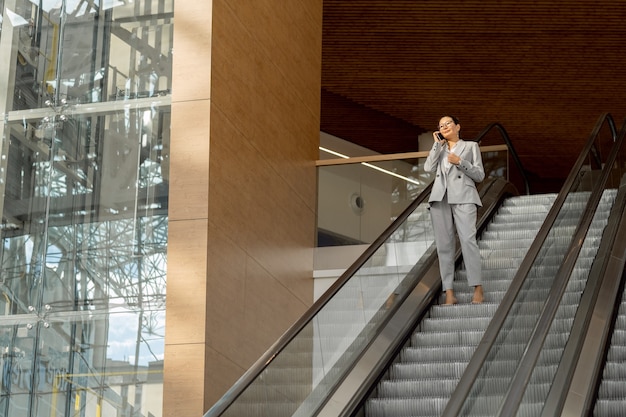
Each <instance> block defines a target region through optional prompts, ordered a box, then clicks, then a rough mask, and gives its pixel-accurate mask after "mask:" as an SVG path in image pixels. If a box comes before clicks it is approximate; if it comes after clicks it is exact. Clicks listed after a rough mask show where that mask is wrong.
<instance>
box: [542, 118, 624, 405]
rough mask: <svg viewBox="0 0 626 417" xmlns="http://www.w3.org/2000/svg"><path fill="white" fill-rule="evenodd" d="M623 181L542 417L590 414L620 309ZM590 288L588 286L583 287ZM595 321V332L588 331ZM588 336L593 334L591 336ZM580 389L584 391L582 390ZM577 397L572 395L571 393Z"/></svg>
mask: <svg viewBox="0 0 626 417" xmlns="http://www.w3.org/2000/svg"><path fill="white" fill-rule="evenodd" d="M625 135H626V120H625V121H624V124H623V126H622V133H621V138H619V139H618V141H619V142H621V144H620V145H618V146H626V139H624V136H625ZM625 209H626V177H623V178H622V179H621V183H620V185H619V189H618V193H617V197H616V199H615V203H614V204H613V208H612V211H611V216H610V217H609V220H608V223H607V225H606V227H605V232H604V234H603V236H602V240H601V242H600V247H599V248H598V256H596V259H598V258H600V261H601V262H598V261H595V262H594V264H593V265H592V269H591V271H590V274H589V281H591V282H592V283H593V284H594V285H593V287H592V288H591V289H590V291H589V294H586V293H587V288H585V294H583V298H582V299H581V303H580V306H579V308H578V310H579V311H581V314H580V318H579V317H578V312H577V317H576V319H575V321H574V323H573V326H572V332H571V334H570V337H569V339H568V343H567V346H566V348H565V351H564V353H563V359H562V360H561V363H559V368H558V370H557V373H556V376H555V378H554V381H553V383H552V386H551V387H550V392H549V393H548V397H547V399H546V402H545V405H544V408H543V411H542V416H556V415H562V413H563V412H564V410H565V412H566V413H567V415H572V416H574V415H580V416H582V415H584V413H585V411H588V410H590V407H591V402H592V401H593V399H594V398H593V397H594V396H595V392H596V390H597V387H598V384H599V382H600V375H601V372H602V369H603V363H602V358H603V356H604V352H605V351H606V349H607V348H608V345H609V339H610V336H611V334H610V331H609V329H610V327H611V324H612V318H613V317H614V316H615V314H616V313H617V311H618V309H619V304H620V301H621V297H620V295H621V293H622V292H621V291H618V289H619V288H620V286H621V285H623V284H622V282H621V281H622V276H623V272H624V264H625V263H626V244H624V243H623V242H622V243H620V239H619V237H620V236H623V235H624V231H625V230H626V212H625ZM587 287H589V284H588V285H587ZM592 318H593V327H592V326H591V325H590V323H591V321H592ZM590 332H591V333H590ZM580 387H587V388H586V391H585V389H580ZM574 391H575V392H574Z"/></svg>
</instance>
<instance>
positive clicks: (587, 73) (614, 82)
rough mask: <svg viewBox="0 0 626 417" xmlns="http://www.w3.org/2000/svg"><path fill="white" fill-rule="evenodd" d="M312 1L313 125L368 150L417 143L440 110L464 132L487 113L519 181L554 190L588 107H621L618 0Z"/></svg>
mask: <svg viewBox="0 0 626 417" xmlns="http://www.w3.org/2000/svg"><path fill="white" fill-rule="evenodd" d="M323 7H324V21H323V38H322V119H321V130H322V131H325V132H327V133H330V134H332V135H335V136H338V137H342V138H344V139H347V140H350V141H352V142H355V143H358V144H361V145H363V146H366V147H368V148H370V149H372V150H374V151H376V152H381V153H395V152H409V151H415V150H418V147H417V146H418V144H417V135H419V134H420V133H423V132H425V131H431V130H433V128H434V127H435V126H436V124H437V122H438V120H439V117H440V116H442V115H446V114H453V115H456V116H457V117H458V118H459V119H460V120H461V125H462V130H461V131H462V136H463V137H465V138H467V139H472V138H474V137H476V135H477V134H478V133H479V132H480V131H481V130H482V129H483V128H484V127H485V126H487V125H488V124H489V123H491V122H499V123H501V124H502V125H503V126H504V127H505V129H506V130H507V132H508V133H509V136H510V137H511V140H512V142H513V144H514V146H515V148H516V149H517V151H518V153H519V154H520V158H521V160H522V162H523V164H524V166H525V168H526V170H527V171H528V174H529V175H530V177H531V191H532V190H533V189H534V191H535V192H541V191H558V189H559V188H560V186H561V184H562V181H563V179H564V178H565V177H566V176H567V174H568V173H569V170H570V168H571V166H572V164H573V163H574V161H575V159H576V157H577V155H578V154H579V152H580V150H581V149H582V147H583V145H584V143H585V142H586V140H587V138H588V137H589V134H590V132H591V130H592V128H593V127H594V125H595V123H596V121H597V120H598V118H599V116H600V115H601V114H602V113H605V112H608V113H610V114H611V115H612V116H613V118H614V119H615V121H616V124H617V125H618V128H619V126H621V123H622V120H623V118H624V116H625V115H626V69H625V68H624V62H625V60H626V2H623V1H615V0H601V1H584V0H579V1H576V0H563V1H558V2H557V1H546V0H543V1H505V0H502V1H494V0H487V1H482V0H467V1H465V0H464V1H429V0H422V1H420V0H324V6H323ZM420 150H421V149H420Z"/></svg>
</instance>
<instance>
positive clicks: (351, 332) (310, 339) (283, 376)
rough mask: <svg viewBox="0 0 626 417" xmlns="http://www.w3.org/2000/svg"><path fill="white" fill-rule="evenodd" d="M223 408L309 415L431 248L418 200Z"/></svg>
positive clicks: (370, 336)
mask: <svg viewBox="0 0 626 417" xmlns="http://www.w3.org/2000/svg"><path fill="white" fill-rule="evenodd" d="M404 223H405V224H403V225H401V226H400V228H398V229H397V231H396V232H395V233H393V234H392V235H391V236H390V237H389V238H388V239H387V240H386V241H384V242H383V243H382V244H381V245H380V246H379V247H378V248H377V249H376V250H375V251H374V252H373V254H372V256H370V257H369V258H368V259H367V260H366V261H365V262H364V263H363V265H362V266H360V268H358V270H357V271H356V272H355V273H354V274H353V275H352V276H351V278H350V279H349V280H348V281H347V282H345V284H344V285H343V286H342V287H341V288H339V289H338V290H337V291H336V292H335V294H334V296H333V297H332V298H330V299H329V300H328V302H327V303H326V304H325V305H324V306H323V307H321V309H320V310H319V311H318V313H317V314H316V315H315V316H314V317H313V318H312V319H311V320H310V321H309V322H308V323H307V324H306V325H305V326H304V327H303V328H302V330H300V331H299V332H298V334H297V335H296V336H295V337H294V338H293V339H291V341H290V342H289V343H288V345H287V346H286V347H285V348H284V349H283V350H282V351H281V352H279V353H278V354H277V355H276V356H275V357H274V358H273V359H272V361H271V362H270V363H269V364H268V365H267V366H266V367H265V369H264V370H263V371H262V372H261V373H260V374H259V375H258V376H257V377H256V378H255V379H254V380H253V381H252V383H251V384H250V385H248V387H247V388H245V390H244V391H243V393H242V394H241V395H240V396H239V397H238V398H237V399H236V400H235V401H234V402H233V403H232V404H231V405H230V407H229V408H228V409H227V410H226V411H225V412H224V413H223V414H221V415H224V416H241V415H272V416H276V417H280V416H291V415H303V416H304V415H312V414H313V411H314V410H316V409H317V407H318V406H319V405H320V404H321V402H322V401H323V400H324V398H325V396H326V395H327V394H328V392H329V390H330V389H332V387H333V386H334V385H335V384H336V383H337V382H338V381H339V380H340V379H341V377H342V375H343V374H344V373H345V371H347V370H348V369H349V368H351V366H352V364H353V362H354V360H355V359H356V358H357V357H359V356H360V355H361V353H362V352H363V350H364V349H365V348H366V346H367V345H368V344H369V343H370V342H371V341H372V340H373V338H374V337H375V335H376V334H377V333H378V331H379V329H380V328H381V326H382V325H383V324H384V323H385V321H386V320H387V319H388V318H389V315H390V313H391V312H392V311H393V307H394V306H396V305H397V303H399V302H400V301H401V299H402V298H403V297H405V296H406V295H407V294H408V291H409V290H410V289H411V288H412V287H413V286H414V285H415V282H416V280H417V277H418V276H419V273H418V271H419V270H420V269H421V268H423V264H425V263H426V259H428V258H431V257H432V255H433V254H434V250H435V248H434V243H433V233H432V228H431V222H430V218H429V216H428V210H427V203H423V204H421V205H419V206H418V207H417V209H416V210H415V211H414V212H413V213H412V214H411V215H410V216H409V217H408V218H407V219H406V221H405V222H404Z"/></svg>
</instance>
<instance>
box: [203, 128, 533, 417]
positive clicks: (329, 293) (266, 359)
mask: <svg viewBox="0 0 626 417" xmlns="http://www.w3.org/2000/svg"><path fill="white" fill-rule="evenodd" d="M498 125H499V124H498ZM501 129H502V130H501V131H504V132H506V131H505V130H504V128H503V127H501ZM505 140H506V139H505ZM508 142H509V143H510V140H509V141H508ZM510 149H512V147H510ZM520 169H521V168H520ZM431 189H432V182H431V183H430V184H428V185H427V186H426V187H425V188H424V190H422V192H421V193H420V194H419V195H418V196H417V197H416V198H415V200H414V201H413V202H411V204H409V206H408V207H407V208H406V209H405V210H404V211H403V212H402V213H401V214H400V215H399V216H398V217H397V218H396V219H395V220H394V221H393V222H392V223H391V224H390V225H389V226H388V227H387V228H386V229H385V230H384V231H383V233H382V234H381V235H380V236H379V237H378V238H377V239H376V240H375V241H374V242H372V244H371V245H369V246H368V247H367V249H366V250H365V251H364V252H363V253H362V255H361V256H359V257H358V258H357V259H356V261H354V263H353V264H352V265H351V266H350V267H348V268H347V269H346V271H345V272H344V273H343V274H342V275H341V276H340V277H339V278H337V280H336V281H335V282H334V283H333V284H332V285H331V286H330V288H329V289H328V290H326V292H325V293H324V294H323V295H322V296H321V297H320V298H319V299H317V300H316V301H315V302H314V303H313V304H312V305H311V307H309V309H308V310H307V311H306V312H305V313H304V314H303V315H302V316H301V317H300V318H299V319H298V320H297V321H296V322H295V323H294V324H293V325H292V326H291V327H290V328H289V329H287V331H286V332H285V333H283V335H282V336H281V337H280V338H279V339H278V340H277V341H276V342H275V343H274V344H273V345H272V346H271V347H270V348H269V349H268V350H266V352H265V353H264V354H263V355H262V356H261V357H260V358H259V359H258V360H257V361H256V362H255V363H254V364H253V365H252V366H251V367H250V368H249V369H248V370H247V371H246V372H245V373H244V374H243V375H242V376H241V377H240V378H239V379H238V380H237V381H236V382H235V384H234V385H233V386H232V387H231V388H230V389H229V390H228V391H227V392H226V393H225V394H224V395H223V396H222V397H221V398H220V399H219V400H218V401H217V402H216V403H215V404H214V405H213V406H212V407H211V408H210V409H209V410H208V411H207V412H206V413H205V415H204V417H217V416H220V415H222V413H223V412H224V411H226V410H227V409H228V408H229V407H230V406H231V404H232V403H233V402H234V401H236V400H237V398H239V396H240V395H241V394H242V393H243V392H244V391H245V390H246V388H247V387H248V386H249V385H250V384H251V383H252V382H253V381H255V380H256V379H257V378H258V376H259V375H260V374H261V373H262V372H263V370H264V369H266V368H267V366H268V365H269V364H270V363H272V361H273V360H274V359H275V358H276V357H277V356H278V355H279V354H280V353H281V352H282V351H283V350H284V349H285V348H286V347H287V346H288V345H289V343H290V342H291V341H292V340H293V339H294V338H295V337H296V336H297V335H298V334H299V333H300V332H301V331H302V330H303V329H304V328H305V327H306V326H307V325H308V323H309V322H310V321H311V320H313V319H314V318H315V316H316V315H317V314H318V313H319V312H320V310H321V309H322V308H323V307H324V306H325V305H326V304H328V303H329V301H330V300H331V299H332V298H333V297H334V296H335V294H337V292H338V291H339V290H341V288H343V287H344V285H346V283H347V282H348V281H349V280H350V279H351V277H352V276H353V275H354V274H355V273H356V272H357V271H358V270H359V269H360V268H361V267H362V266H363V265H364V264H365V263H366V262H367V261H368V260H369V258H370V257H371V256H372V255H374V254H375V253H376V251H377V250H378V249H379V248H380V247H381V246H382V245H383V244H384V243H385V242H386V241H387V240H388V239H389V237H390V236H391V235H392V234H393V233H394V232H395V231H396V229H397V228H398V227H399V226H400V225H401V224H402V223H403V222H404V221H405V220H407V218H408V217H409V216H410V215H411V213H413V211H415V209H416V208H417V207H418V206H419V205H420V204H422V203H424V202H425V201H427V198H428V197H429V196H430V190H431Z"/></svg>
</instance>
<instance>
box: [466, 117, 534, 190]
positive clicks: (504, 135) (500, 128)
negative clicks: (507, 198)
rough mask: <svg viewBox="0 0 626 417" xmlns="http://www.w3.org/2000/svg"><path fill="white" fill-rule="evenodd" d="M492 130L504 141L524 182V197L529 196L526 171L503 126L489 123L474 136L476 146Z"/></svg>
mask: <svg viewBox="0 0 626 417" xmlns="http://www.w3.org/2000/svg"><path fill="white" fill-rule="evenodd" d="M493 129H495V130H497V131H498V132H500V135H501V136H502V139H504V143H505V144H506V147H507V148H508V149H509V152H510V153H511V157H512V158H513V162H515V165H517V169H519V171H520V174H522V180H523V181H524V190H525V191H526V195H529V194H530V186H529V184H528V177H527V176H526V170H525V169H524V166H523V165H522V161H521V160H520V159H519V155H518V154H517V151H516V150H515V147H514V146H513V142H511V138H510V137H509V134H508V133H507V131H506V129H505V128H504V126H502V125H501V124H500V123H498V122H494V123H491V124H489V125H487V127H485V128H484V129H483V130H482V132H480V133H479V134H478V136H476V139H474V141H476V142H478V144H480V142H481V141H482V140H483V138H484V137H485V136H486V135H487V133H489V132H490V131H491V130H493Z"/></svg>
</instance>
